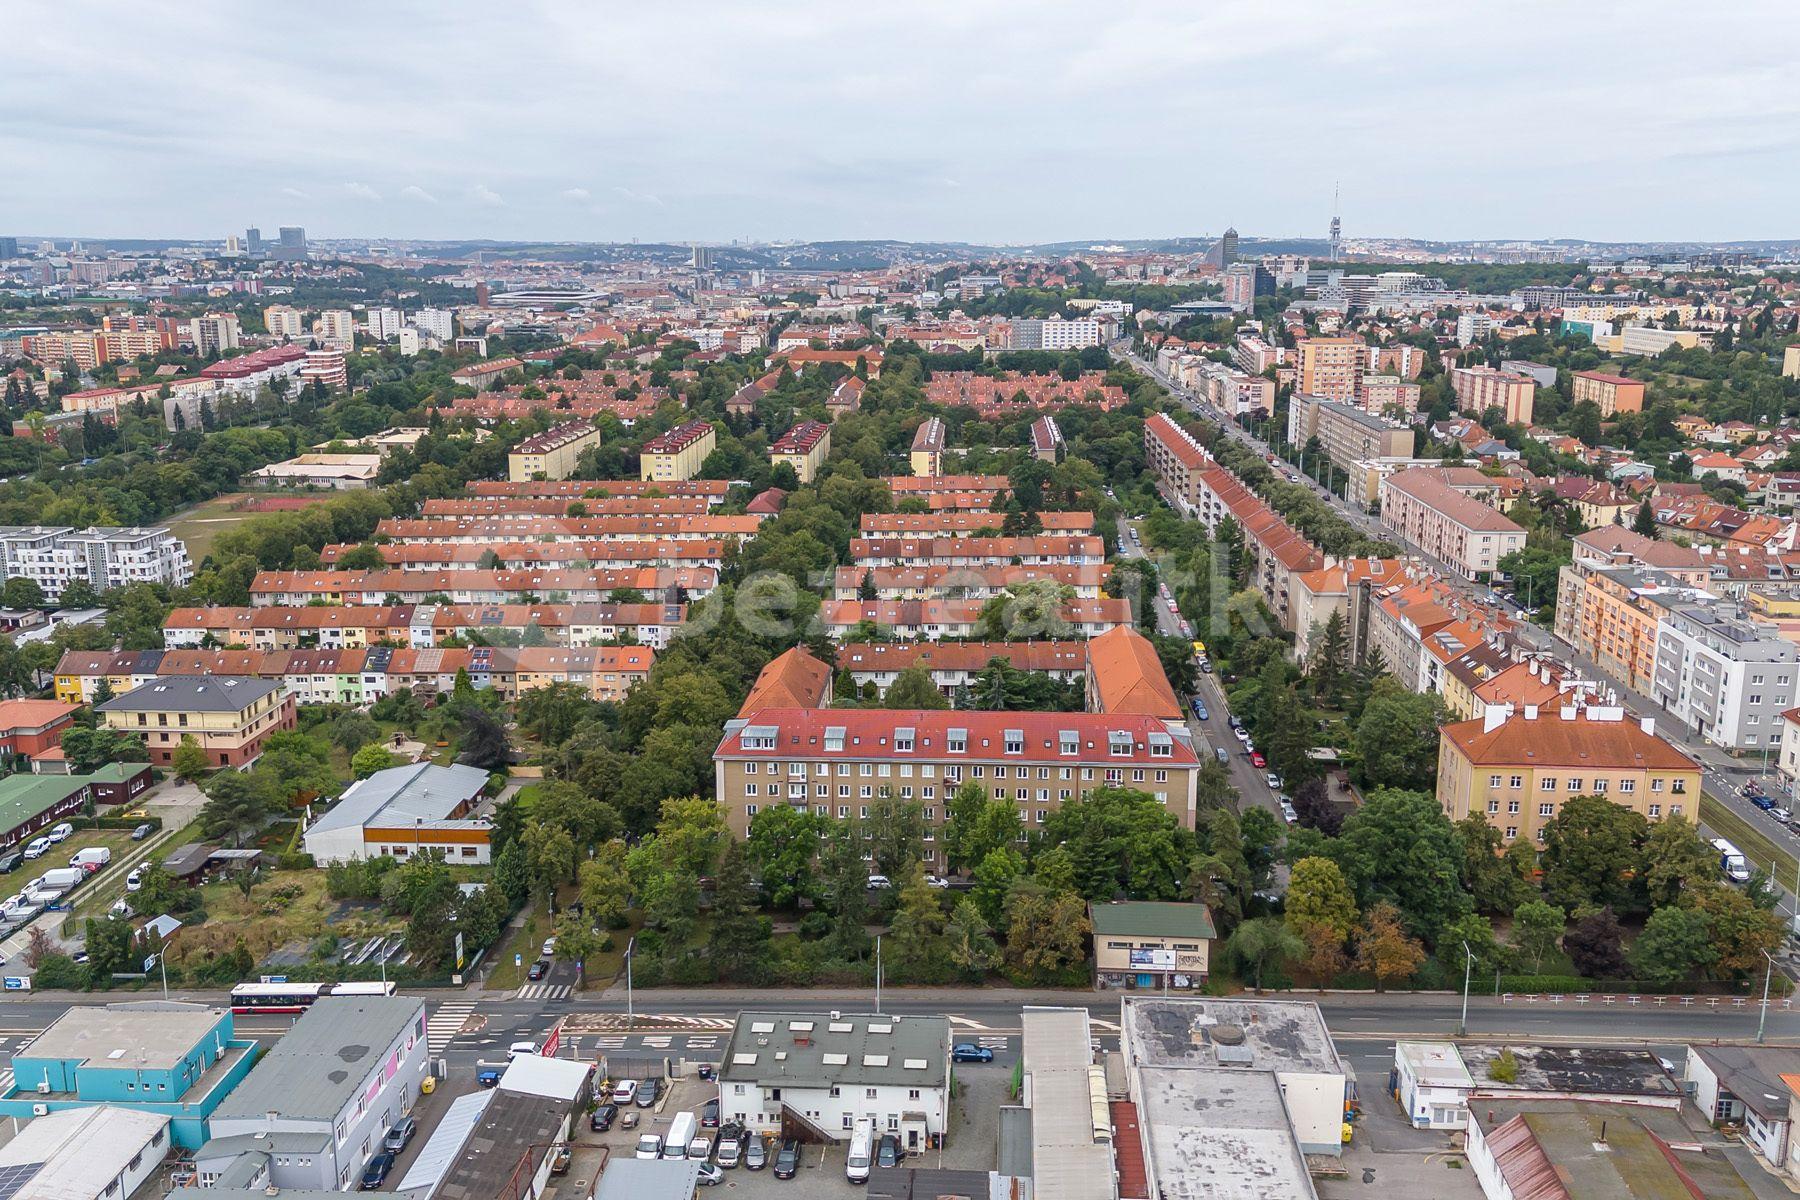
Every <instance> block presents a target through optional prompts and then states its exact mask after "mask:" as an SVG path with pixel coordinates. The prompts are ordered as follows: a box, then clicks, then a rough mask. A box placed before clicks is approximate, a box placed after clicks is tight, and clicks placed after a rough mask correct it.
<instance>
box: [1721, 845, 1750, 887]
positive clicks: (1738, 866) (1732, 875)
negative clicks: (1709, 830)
mask: <svg viewBox="0 0 1800 1200" xmlns="http://www.w3.org/2000/svg"><path fill="white" fill-rule="evenodd" d="M1712 848H1713V849H1714V850H1716V851H1718V853H1719V870H1720V871H1721V872H1723V873H1724V875H1725V878H1727V879H1729V880H1731V882H1733V883H1746V882H1748V881H1749V879H1750V862H1749V860H1748V859H1746V858H1745V857H1744V856H1743V854H1742V853H1740V852H1739V850H1738V848H1737V847H1736V846H1734V845H1732V844H1731V843H1730V842H1728V841H1726V840H1725V839H1724V838H1714V839H1713V841H1712Z"/></svg>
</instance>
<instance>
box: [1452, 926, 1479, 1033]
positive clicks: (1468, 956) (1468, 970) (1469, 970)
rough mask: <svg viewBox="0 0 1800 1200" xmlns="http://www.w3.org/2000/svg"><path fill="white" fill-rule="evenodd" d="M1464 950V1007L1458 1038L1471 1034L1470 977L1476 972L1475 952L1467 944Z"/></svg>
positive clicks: (1458, 1026) (1457, 1028)
mask: <svg viewBox="0 0 1800 1200" xmlns="http://www.w3.org/2000/svg"><path fill="white" fill-rule="evenodd" d="M1462 948H1463V957H1464V960H1465V961H1464V962H1463V1005H1462V1021H1461V1022H1460V1023H1459V1024H1458V1025H1457V1027H1456V1036H1457V1037H1467V1036H1468V1034H1469V977H1470V976H1471V975H1472V974H1473V973H1474V971H1475V952H1474V951H1473V950H1471V949H1469V943H1467V942H1464V943H1463V944H1462Z"/></svg>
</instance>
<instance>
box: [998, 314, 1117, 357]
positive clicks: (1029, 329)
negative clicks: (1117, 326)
mask: <svg viewBox="0 0 1800 1200" xmlns="http://www.w3.org/2000/svg"><path fill="white" fill-rule="evenodd" d="M1099 344H1100V322H1098V321H1096V320H1093V319H1091V318H1087V317H1082V318H1078V319H1076V320H1073V321H1065V320H1063V319H1062V318H1061V317H1060V316H1053V317H1049V318H1047V319H1044V320H1039V319H1037V318H1036V317H1027V318H1022V319H1020V320H1017V321H1014V322H1013V325H1012V349H1014V350H1085V349H1086V348H1087V347H1089V346H1098V345H1099Z"/></svg>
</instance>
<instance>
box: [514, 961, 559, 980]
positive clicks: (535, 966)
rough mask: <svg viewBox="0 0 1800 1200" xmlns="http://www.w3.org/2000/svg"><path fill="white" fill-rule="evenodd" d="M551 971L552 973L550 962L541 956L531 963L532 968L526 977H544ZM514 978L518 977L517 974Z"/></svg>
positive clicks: (526, 973)
mask: <svg viewBox="0 0 1800 1200" xmlns="http://www.w3.org/2000/svg"><path fill="white" fill-rule="evenodd" d="M549 973H550V964H549V963H547V962H545V961H544V960H543V959H541V958H540V959H538V960H537V961H536V962H534V963H532V964H531V969H530V970H529V971H527V972H525V977H526V978H527V979H542V978H543V977H544V976H546V975H548V974H549ZM514 978H517V976H515V977H514Z"/></svg>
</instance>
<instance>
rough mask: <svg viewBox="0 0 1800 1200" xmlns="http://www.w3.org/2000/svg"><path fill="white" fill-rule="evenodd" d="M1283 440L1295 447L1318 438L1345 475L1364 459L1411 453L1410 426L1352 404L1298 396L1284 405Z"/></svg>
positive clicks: (1326, 452)
mask: <svg viewBox="0 0 1800 1200" xmlns="http://www.w3.org/2000/svg"><path fill="white" fill-rule="evenodd" d="M1409 386H1411V385H1409ZM1415 390H1416V389H1415ZM1287 437H1288V442H1289V443H1290V444H1291V445H1295V446H1304V445H1306V444H1307V442H1308V441H1309V440H1311V439H1312V438H1315V437H1316V438H1318V439H1319V444H1320V445H1321V446H1323V447H1324V448H1325V454H1326V457H1328V458H1329V459H1331V461H1332V463H1333V464H1334V465H1335V466H1337V467H1338V468H1339V469H1340V470H1342V471H1346V472H1348V471H1350V470H1351V469H1352V468H1353V467H1354V466H1355V464H1356V463H1358V462H1361V461H1363V460H1364V459H1370V458H1410V457H1412V452H1413V430H1412V426H1410V425H1401V424H1397V423H1395V422H1393V421H1390V420H1387V419H1386V418H1385V417H1380V416H1376V415H1375V414H1374V413H1371V412H1367V411H1365V410H1364V409H1362V408H1359V407H1357V406H1355V405H1353V404H1346V403H1343V402H1340V401H1337V400H1326V399H1324V398H1323V397H1320V396H1304V395H1300V394H1299V393H1295V395H1294V396H1293V397H1292V398H1290V399H1289V401H1288V435H1287Z"/></svg>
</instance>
